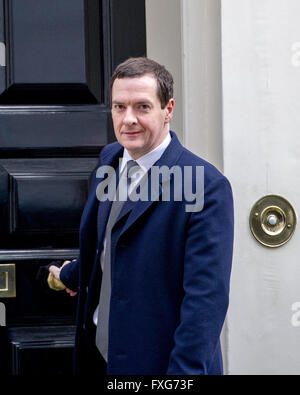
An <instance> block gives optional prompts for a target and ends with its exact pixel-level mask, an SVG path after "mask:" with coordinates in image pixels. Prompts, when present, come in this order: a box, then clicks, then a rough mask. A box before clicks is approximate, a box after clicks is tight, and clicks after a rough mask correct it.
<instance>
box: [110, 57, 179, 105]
mask: <svg viewBox="0 0 300 395" xmlns="http://www.w3.org/2000/svg"><path fill="white" fill-rule="evenodd" d="M145 74H152V75H153V76H154V78H155V79H156V81H157V95H158V97H159V100H160V103H161V108H162V109H163V108H165V107H166V105H167V104H168V103H169V101H170V99H172V98H173V85H174V80H173V76H172V74H171V73H170V72H169V71H168V70H167V69H166V68H165V67H164V66H162V65H161V64H159V63H157V62H155V61H154V60H151V59H149V58H146V57H140V58H129V59H127V60H126V61H125V62H123V63H121V64H119V66H117V68H116V69H115V71H114V73H113V75H112V77H111V81H110V98H111V99H110V100H112V88H113V84H114V82H115V80H116V79H117V78H135V77H142V76H143V75H145Z"/></svg>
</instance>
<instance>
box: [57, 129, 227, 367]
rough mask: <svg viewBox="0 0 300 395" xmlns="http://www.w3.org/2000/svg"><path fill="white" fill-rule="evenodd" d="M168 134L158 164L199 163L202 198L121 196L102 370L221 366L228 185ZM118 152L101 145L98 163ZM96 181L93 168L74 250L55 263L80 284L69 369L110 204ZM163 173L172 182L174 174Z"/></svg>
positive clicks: (84, 349) (66, 279)
mask: <svg viewBox="0 0 300 395" xmlns="http://www.w3.org/2000/svg"><path fill="white" fill-rule="evenodd" d="M171 136H172V140H171V143H170V144H169V146H168V148H167V149H166V150H165V152H164V154H163V155H162V157H161V158H160V159H159V160H158V162H157V163H156V165H157V166H168V167H169V168H171V167H172V166H179V167H180V168H181V169H183V168H184V166H192V167H193V169H194V170H195V169H196V167H197V166H203V167H204V206H203V209H202V210H201V211H198V212H188V211H187V210H186V205H187V201H184V200H183V201H170V202H166V201H162V199H161V198H158V199H157V200H155V201H138V202H135V203H133V202H128V203H126V204H125V205H124V207H123V209H122V212H121V214H120V216H119V219H118V221H117V223H116V224H115V226H114V228H113V232H112V242H111V247H112V249H111V266H112V295H111V303H110V318H109V350H108V367H107V372H108V374H140V375H143V374H155V375H164V374H195V375H198V374H222V372H223V370H222V354H221V347H220V334H221V329H222V326H223V323H224V319H225V316H226V312H227V308H228V303H229V283H230V272H231V263H232V249H233V199H232V191H231V187H230V184H229V182H228V180H227V179H226V178H225V177H224V176H223V175H222V174H221V173H220V172H219V171H218V170H217V169H216V168H215V167H214V166H212V165H211V164H209V163H208V162H206V161H204V160H203V159H201V158H199V157H197V156H196V155H194V154H193V153H191V152H190V151H188V150H187V149H185V148H184V147H183V146H182V145H181V144H180V142H179V140H178V139H177V137H176V135H175V133H173V132H171ZM122 155H123V147H122V146H121V145H120V144H119V143H117V142H116V143H113V144H109V145H107V146H106V147H104V148H103V150H102V152H101V154H100V159H99V166H103V165H109V166H112V167H114V168H117V167H118V165H119V159H120V158H121V157H122ZM194 174H196V173H194ZM101 181H103V179H101V178H100V179H98V178H96V177H94V179H93V183H92V187H91V191H90V194H89V198H88V201H87V203H86V206H85V209H84V211H83V215H82V219H81V225H80V254H79V257H78V259H77V261H74V262H73V263H70V264H69V265H66V266H65V267H64V268H63V269H62V271H61V280H62V281H63V283H64V284H65V285H66V286H67V287H69V288H71V289H73V290H75V291H76V290H78V292H79V293H78V310H77V335H76V347H75V370H76V373H77V374H80V371H81V367H82V366H83V364H84V363H85V361H87V360H88V357H89V347H91V346H94V344H95V338H94V334H95V328H94V324H93V322H92V316H93V313H94V310H95V308H96V307H97V304H98V302H99V294H100V286H101V269H100V264H99V260H100V253H101V250H102V246H103V240H104V233H105V227H106V223H107V219H108V215H109V211H110V207H111V202H109V201H104V202H100V204H99V200H98V199H97V197H96V190H97V186H98V185H99V183H100V182H101ZM165 181H166V180H161V182H162V183H163V182H165ZM169 181H170V184H169V185H170V189H171V190H172V182H174V179H172V177H170V179H169ZM195 181H196V178H195V179H193V183H195ZM194 187H195V185H194ZM162 188H163V185H160V189H159V193H161V192H162ZM153 200H154V199H153ZM98 210H99V219H100V220H98V222H97V217H98Z"/></svg>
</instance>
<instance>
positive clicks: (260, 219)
mask: <svg viewBox="0 0 300 395" xmlns="http://www.w3.org/2000/svg"><path fill="white" fill-rule="evenodd" d="M249 223H250V229H251V232H252V234H253V236H254V237H255V239H256V240H257V241H258V242H259V243H260V244H262V245H264V246H266V247H272V248H274V247H280V246H282V245H284V244H285V243H287V242H288V241H289V240H290V239H291V237H292V235H293V233H294V231H295V228H296V223H297V218H296V213H295V211H294V209H293V207H292V205H291V204H290V203H289V202H288V201H287V200H286V199H284V198H283V197H282V196H278V195H267V196H264V197H263V198H261V199H259V200H258V201H257V202H256V203H255V204H254V206H253V207H252V210H251V213H250V218H249Z"/></svg>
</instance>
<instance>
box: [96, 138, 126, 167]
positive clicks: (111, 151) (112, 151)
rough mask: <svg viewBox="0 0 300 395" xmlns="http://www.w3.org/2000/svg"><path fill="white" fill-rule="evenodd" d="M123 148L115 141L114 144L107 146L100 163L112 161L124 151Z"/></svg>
mask: <svg viewBox="0 0 300 395" xmlns="http://www.w3.org/2000/svg"><path fill="white" fill-rule="evenodd" d="M122 150H123V147H122V146H121V145H120V144H119V143H118V142H117V141H115V142H114V143H110V144H107V145H105V146H104V147H103V148H102V150H101V152H100V157H99V161H100V162H102V163H105V162H106V161H110V159H111V158H112V157H114V156H115V155H116V154H117V153H118V152H120V151H122Z"/></svg>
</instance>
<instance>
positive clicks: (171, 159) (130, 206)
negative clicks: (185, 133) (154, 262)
mask: <svg viewBox="0 0 300 395" xmlns="http://www.w3.org/2000/svg"><path fill="white" fill-rule="evenodd" d="M171 137H172V140H171V142H170V144H169V146H168V147H167V148H166V150H165V152H164V153H163V155H162V156H161V158H160V159H159V160H158V161H157V162H156V163H155V164H154V166H159V167H160V166H167V167H168V168H171V167H172V166H174V165H175V164H176V163H177V161H178V159H179V157H180V155H181V154H182V152H183V147H182V145H181V144H180V142H179V140H178V139H177V136H176V135H175V133H174V132H171ZM150 170H151V169H150ZM147 177H148V183H145V184H144V187H145V188H147V187H148V188H149V190H148V195H147V196H151V193H150V188H151V185H150V182H149V179H150V171H149V172H148V173H147ZM169 179H170V177H167V178H164V179H162V180H161V182H160V185H159V186H158V188H157V190H156V191H155V193H154V194H153V196H152V198H151V200H150V199H149V200H148V201H138V202H133V201H130V200H129V201H128V202H126V203H125V204H124V206H123V209H122V211H121V213H120V215H119V217H118V219H117V221H116V222H118V221H120V220H121V219H122V218H123V217H124V216H125V215H127V214H128V213H129V216H128V218H127V221H126V223H125V225H124V227H123V229H122V231H121V233H120V236H121V235H122V234H123V233H124V232H126V231H127V229H128V228H129V227H130V226H132V224H133V223H134V222H135V221H136V220H137V219H138V218H139V217H140V216H141V215H142V214H143V213H144V212H145V211H146V210H148V208H149V207H151V205H152V204H153V203H154V202H155V201H157V200H158V199H159V197H160V195H161V194H162V191H163V184H164V183H165V182H167V181H169Z"/></svg>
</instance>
